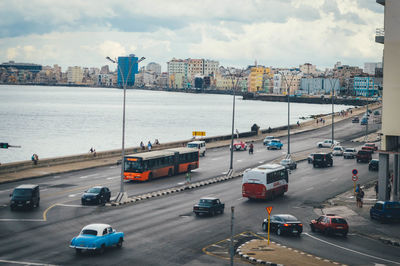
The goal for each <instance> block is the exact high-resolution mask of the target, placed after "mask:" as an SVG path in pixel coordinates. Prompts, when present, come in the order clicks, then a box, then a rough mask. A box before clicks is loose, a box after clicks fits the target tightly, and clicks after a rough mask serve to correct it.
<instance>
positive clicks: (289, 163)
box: [279, 158, 297, 170]
mask: <svg viewBox="0 0 400 266" xmlns="http://www.w3.org/2000/svg"><path fill="white" fill-rule="evenodd" d="M279 164H280V165H282V166H285V168H286V169H290V170H293V169H296V168H297V163H296V161H294V160H292V159H291V158H289V159H283V160H282V161H281V162H280V163H279Z"/></svg>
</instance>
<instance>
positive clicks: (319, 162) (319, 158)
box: [313, 152, 333, 167]
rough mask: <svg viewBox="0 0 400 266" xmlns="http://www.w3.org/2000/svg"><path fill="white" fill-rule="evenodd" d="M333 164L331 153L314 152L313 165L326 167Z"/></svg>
mask: <svg viewBox="0 0 400 266" xmlns="http://www.w3.org/2000/svg"><path fill="white" fill-rule="evenodd" d="M328 166H331V167H332V166H333V159H332V154H331V153H326V152H321V153H315V154H314V159H313V167H328Z"/></svg>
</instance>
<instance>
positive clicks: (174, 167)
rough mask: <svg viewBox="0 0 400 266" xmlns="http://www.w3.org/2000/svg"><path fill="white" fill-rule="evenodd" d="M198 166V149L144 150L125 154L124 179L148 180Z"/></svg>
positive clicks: (186, 170)
mask: <svg viewBox="0 0 400 266" xmlns="http://www.w3.org/2000/svg"><path fill="white" fill-rule="evenodd" d="M198 167H199V151H198V149H192V148H174V149H167V150H159V151H151V152H143V153H137V154H132V155H127V156H125V158H124V179H125V180H137V181H147V180H152V179H154V178H158V177H163V176H172V175H176V174H180V173H186V172H188V171H190V170H193V169H196V168H198Z"/></svg>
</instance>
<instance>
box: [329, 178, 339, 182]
mask: <svg viewBox="0 0 400 266" xmlns="http://www.w3.org/2000/svg"><path fill="white" fill-rule="evenodd" d="M336 180H337V178H332V179H331V180H329V181H331V182H335V181H336Z"/></svg>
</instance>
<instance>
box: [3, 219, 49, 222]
mask: <svg viewBox="0 0 400 266" xmlns="http://www.w3.org/2000/svg"><path fill="white" fill-rule="evenodd" d="M0 222H44V220H42V219H7V218H6V219H0Z"/></svg>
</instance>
